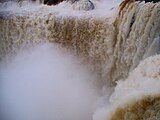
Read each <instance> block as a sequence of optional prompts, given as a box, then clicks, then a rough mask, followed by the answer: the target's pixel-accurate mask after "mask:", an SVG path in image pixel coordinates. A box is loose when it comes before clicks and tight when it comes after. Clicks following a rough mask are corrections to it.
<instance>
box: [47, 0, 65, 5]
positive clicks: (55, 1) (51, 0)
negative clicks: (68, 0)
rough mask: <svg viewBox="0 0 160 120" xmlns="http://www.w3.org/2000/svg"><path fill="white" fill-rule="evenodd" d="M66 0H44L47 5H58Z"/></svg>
mask: <svg viewBox="0 0 160 120" xmlns="http://www.w3.org/2000/svg"><path fill="white" fill-rule="evenodd" d="M63 1H65V0H44V4H47V5H57V4H58V3H60V2H63Z"/></svg>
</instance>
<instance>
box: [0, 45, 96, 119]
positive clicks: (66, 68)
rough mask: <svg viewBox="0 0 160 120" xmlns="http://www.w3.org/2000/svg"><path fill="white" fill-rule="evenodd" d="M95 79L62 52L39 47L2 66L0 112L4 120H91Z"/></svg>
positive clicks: (94, 97) (22, 53) (60, 49)
mask: <svg viewBox="0 0 160 120" xmlns="http://www.w3.org/2000/svg"><path fill="white" fill-rule="evenodd" d="M95 78H96V77H95V76H94V75H93V74H91V73H90V72H89V71H88V70H87V68H85V66H84V65H82V64H81V63H80V62H79V61H78V60H77V59H76V58H75V57H73V56H72V55H70V54H69V53H68V52H66V51H65V50H64V49H62V48H60V47H58V46H56V45H54V44H44V45H39V46H37V47H35V48H33V49H31V50H26V51H24V52H22V51H21V52H20V53H19V54H18V55H17V56H16V57H15V58H14V59H12V60H11V62H10V63H9V64H7V65H6V66H5V67H2V70H1V81H0V82H1V88H0V91H1V97H2V99H1V100H2V101H1V104H2V107H1V108H0V109H1V110H2V111H3V113H4V114H5V117H7V118H5V119H6V120H75V119H76V120H91V119H92V114H93V112H94V111H95V108H96V101H97V98H98V97H99V89H98V87H97V86H96V81H95V80H96V79H95Z"/></svg>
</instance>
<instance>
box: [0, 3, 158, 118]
mask: <svg viewBox="0 0 160 120" xmlns="http://www.w3.org/2000/svg"><path fill="white" fill-rule="evenodd" d="M92 2H93V3H94V4H95V10H91V11H76V10H73V6H72V5H71V4H70V3H68V2H65V1H64V2H62V3H60V4H59V5H57V6H47V5H42V4H41V5H39V4H37V3H33V2H27V1H24V2H21V3H19V4H18V3H17V2H11V1H10V2H5V3H1V4H0V36H1V37H0V43H1V44H0V60H1V62H2V63H3V66H4V64H6V66H9V69H11V71H12V67H11V66H12V65H10V62H11V63H13V64H14V62H12V61H13V60H10V59H19V58H20V57H18V58H17V57H14V56H15V55H17V54H19V52H20V51H24V49H25V50H26V49H28V50H30V49H31V48H32V47H34V46H37V45H38V44H42V43H43V44H44V43H48V42H50V43H56V44H57V43H58V44H59V45H61V47H63V48H65V49H67V50H68V52H70V53H71V54H73V55H75V56H77V57H78V58H79V59H80V61H81V64H84V65H87V67H88V68H89V69H90V70H91V72H93V73H94V74H96V76H97V77H98V78H97V79H98V82H97V84H98V83H100V86H101V87H102V86H107V88H108V87H109V86H110V87H111V86H112V87H114V86H115V84H116V83H117V86H115V91H114V93H113V94H112V96H111V98H110V100H109V97H108V96H109V93H110V90H108V89H107V91H108V92H107V93H104V94H106V95H104V97H102V96H103V95H97V94H102V93H99V92H98V93H97V92H95V93H94V94H92V95H87V94H83V92H84V91H83V90H82V89H80V91H78V90H77V91H76V94H78V93H79V92H80V93H82V99H84V100H86V101H83V102H82V104H88V103H91V104H90V105H88V106H89V107H88V108H90V107H91V106H94V105H93V103H97V102H96V100H95V99H96V97H97V96H99V97H100V96H101V97H100V100H98V101H100V104H101V103H102V104H103V105H102V104H101V105H100V107H99V105H98V108H97V107H96V108H97V110H96V111H95V109H94V110H93V111H95V114H94V115H93V119H94V120H140V119H143V120H146V119H155V120H156V119H158V118H159V116H160V115H159V113H160V109H159V107H158V106H160V102H159V97H160V96H159V94H160V93H159V86H160V81H159V80H160V76H159V75H160V68H159V67H160V59H159V58H160V56H159V55H156V54H159V52H160V3H144V2H134V0H130V1H129V0H125V1H124V2H122V3H121V4H120V5H119V6H118V7H116V8H115V7H114V6H115V3H116V5H118V1H116V0H115V1H114V2H115V3H114V2H112V4H111V5H106V6H107V7H106V6H105V5H103V4H104V3H106V4H107V2H108V3H111V2H109V1H106V2H105V1H99V2H98V1H96V0H95V1H92ZM101 2H102V3H101ZM119 2H120V1H119ZM9 5H11V6H9ZM100 6H101V7H100ZM113 7H114V8H113ZM39 50H40V51H41V49H39ZM47 50H48V48H47ZM51 50H52V49H49V50H48V51H46V52H44V51H41V52H42V53H43V54H44V57H46V58H47V57H48V56H52V55H51V54H50V52H49V51H51ZM53 50H54V49H53ZM33 53H34V52H33ZM47 53H49V55H48V54H47ZM24 54H26V53H25V52H24ZM45 54H47V55H48V56H45ZM58 54H61V53H59V52H58ZM66 54H68V53H66ZM34 55H35V56H36V54H35V53H34V54H33V56H34ZM54 55H55V56H56V54H53V56H54ZM153 55H155V56H153ZM11 56H12V57H11ZM22 56H23V55H22ZM22 56H21V57H22ZM26 56H28V54H26ZM62 56H63V55H62ZM149 56H153V57H150V58H148V57H149ZM37 57H38V58H39V59H41V58H40V57H39V55H38V56H37ZM42 58H43V56H42ZM146 58H147V59H146ZM24 59H35V60H37V61H38V59H37V58H36V57H33V58H32V57H28V58H27V57H26V58H24ZM49 59H51V60H50V61H52V60H53V62H55V61H54V59H52V57H51V58H50V57H49ZM49 59H44V62H48V60H49ZM59 59H60V64H61V62H62V63H63V62H64V61H63V59H65V57H60V58H59ZM61 59H62V60H61ZM67 59H68V58H67ZM144 59H145V60H144ZM6 60H7V61H8V60H9V61H10V62H9V61H8V62H5V61H6ZM69 60H70V59H69ZM142 60H144V61H143V62H142V63H141V64H140V65H139V63H140V62H141V61H142ZM18 61H20V62H21V61H23V59H22V60H21V59H20V60H18ZM42 61H43V59H42ZM67 61H68V60H67ZM71 61H72V60H71ZM73 61H74V60H73ZM35 62H36V61H35ZM33 63H34V62H33ZM33 63H32V62H31V64H33ZM64 63H65V62H64ZM8 64H9V65H8ZM23 64H30V62H28V61H27V62H24V63H23V62H22V63H21V64H20V65H19V64H18V65H17V64H16V66H21V67H20V68H21V69H19V68H18V71H23V69H22V68H23V67H24V68H26V69H27V66H25V65H24V66H23ZM49 64H50V65H51V66H52V64H51V62H49ZM66 64H67V65H68V64H71V63H66ZM39 65H41V62H40V63H39V64H38V65H37V66H36V65H35V67H37V69H43V67H44V70H47V69H49V70H50V71H53V72H51V73H50V74H48V76H50V75H51V74H54V72H55V70H54V69H50V68H48V67H45V66H47V65H46V64H44V65H43V64H42V67H40V68H39V67H38V66H39ZM62 66H65V64H64V65H62ZM137 66H138V67H137ZM57 67H60V68H62V69H61V71H62V73H63V69H65V67H64V68H63V67H61V65H60V66H57ZM136 67H137V68H136ZM2 68H3V69H6V68H5V67H2ZM13 68H14V67H13ZM75 68H76V67H75V66H74V67H68V68H67V69H73V70H74V69H75ZM135 68H136V69H135ZM3 69H2V76H7V75H11V76H12V75H14V76H18V74H17V73H15V72H11V73H8V72H7V73H6V74H4V72H3V71H4V70H3ZM16 69H17V68H16ZM32 69H33V68H32V67H31V68H30V69H29V70H31V71H32ZM134 69H135V70H134ZM49 70H48V71H49ZM84 70H85V69H84ZM13 71H14V70H13ZM15 71H16V70H15ZM57 71H58V70H57ZM82 71H83V70H82ZM36 72H39V71H35V74H36ZM43 72H44V73H45V71H42V73H43ZM58 72H60V71H58ZM75 72H78V73H80V72H81V70H80V71H76V69H75ZM67 74H75V73H74V72H69V73H68V71H67ZM22 75H24V76H32V74H22ZM65 75H66V74H62V76H64V78H60V79H64V81H65ZM81 75H82V76H83V75H84V74H83V72H82V74H81ZM128 75H129V77H128ZM14 76H13V79H15V80H16V77H15V78H14ZM60 76H61V75H60ZM84 76H85V75H84ZM21 77H22V76H21ZM41 77H42V78H43V77H44V76H43V74H42V75H41ZM76 77H79V76H76V75H75V77H73V79H75V78H76ZM127 77H128V78H127ZM11 78H12V77H11ZM19 78H20V77H19ZM19 78H17V79H19ZM51 78H52V77H51ZM5 79H7V80H8V79H9V80H10V78H5ZM5 79H4V80H3V81H5ZM28 79H29V78H28ZM36 79H37V78H36ZM38 79H39V78H38ZM44 79H48V78H45V77H44ZM52 79H57V78H56V77H55V78H54V77H53V78H52ZM85 79H88V78H86V77H82V83H84V81H86V80H85ZM122 79H123V80H122ZM7 80H6V81H7ZM26 80H27V79H26ZM80 80H81V79H80ZM64 81H62V82H64ZM117 81H118V82H117ZM16 82H18V81H17V80H16ZM24 82H25V80H24ZM34 82H37V83H38V81H37V80H35V81H34ZM48 82H49V83H50V81H48ZM69 82H70V81H69ZM71 82H74V80H72V79H71ZM4 83H5V82H4ZM49 83H47V82H45V83H44V84H45V85H44V86H45V87H47V85H48V84H49ZM82 83H79V80H78V83H77V84H82ZM6 84H7V83H6ZM8 84H9V83H8ZM10 84H11V83H10ZM40 84H42V83H40ZM51 84H52V82H51ZM63 84H67V83H66V82H64V83H63ZM77 84H75V86H76V85H77ZM69 85H71V86H72V85H73V86H74V84H72V83H70V84H69ZM86 85H87V86H89V87H86V86H85V85H84V86H85V87H84V86H83V85H82V86H81V85H80V86H78V85H77V86H78V87H79V88H81V87H82V88H83V87H84V88H85V90H86V92H90V91H89V90H88V89H92V87H93V86H91V87H90V85H88V84H86ZM3 87H4V90H6V88H7V87H11V86H6V88H5V85H4V86H3V84H2V88H3ZM48 87H49V88H51V90H50V91H49V95H50V96H52V95H51V93H52V87H51V86H48ZM53 87H55V86H54V84H53ZM13 88H14V87H13ZM31 88H32V87H31ZM36 88H37V87H36ZM36 88H35V89H36ZM69 88H70V87H69V86H68V87H66V90H67V89H69ZM71 88H72V87H71ZM21 89H22V88H20V89H19V90H21ZM35 89H31V90H33V91H35ZM37 89H38V88H37ZM45 89H46V88H45ZM94 89H95V91H99V89H100V88H98V87H97V88H95V87H94ZM2 90H3V89H2ZM56 90H57V91H59V89H56ZM70 90H71V91H74V88H73V89H69V91H70ZM13 91H14V89H13ZM22 91H23V90H22ZM44 91H45V93H47V92H46V91H47V90H44ZM111 91H112V90H111ZM42 92H43V91H42ZM29 93H30V94H31V95H32V93H31V92H29ZM38 93H39V92H38ZM53 93H54V94H56V92H54V91H53ZM6 94H13V95H14V94H15V93H6ZM17 94H18V93H16V94H15V96H16V97H18V96H17ZM22 94H27V95H28V93H26V92H24V93H23V92H22ZM67 94H73V92H70V93H69V92H67ZM34 95H35V94H33V96H34ZM22 96H23V95H22ZM93 96H95V98H94V97H93ZM106 96H107V97H106ZM28 97H31V98H32V96H30V95H28ZM38 97H39V96H38ZM105 97H106V98H105ZM40 98H43V97H40ZM45 98H46V99H47V97H45ZM50 98H51V100H53V101H54V102H55V101H56V100H59V99H58V98H59V97H57V96H56V97H53V98H52V97H49V98H48V99H49V100H50ZM8 99H9V98H8ZM62 99H67V100H71V101H72V99H70V98H68V97H62ZM91 99H92V100H91ZM18 100H19V99H15V101H18ZM29 100H30V99H29ZM101 100H102V101H103V102H102V101H101ZM20 101H21V102H22V100H20ZM31 101H33V99H31ZM73 101H77V99H73ZM87 101H89V102H87ZM122 101H123V102H122ZM41 102H42V101H41ZM41 102H40V103H38V106H40V107H42V106H41V105H40V104H41ZM45 102H46V101H45ZM78 102H80V104H81V101H78ZM11 103H12V102H11ZM16 103H17V102H16ZM25 103H27V102H22V104H25ZM29 103H30V105H31V104H34V102H28V103H27V104H29ZM42 103H43V102H42ZM22 104H19V105H20V106H23V105H22ZM49 104H50V105H52V104H53V106H54V105H55V103H52V102H49ZM58 104H59V106H60V105H61V104H63V105H62V106H66V105H65V100H64V101H62V102H59V103H58ZM73 104H74V105H75V107H73V108H71V109H81V110H80V111H79V112H75V114H76V115H77V116H83V115H84V118H83V117H78V118H75V116H74V115H73V117H66V116H67V114H71V113H68V112H66V107H60V108H61V109H62V111H63V112H62V117H60V116H58V115H57V116H58V117H53V116H54V115H51V114H52V112H53V114H60V111H59V109H60V108H59V106H56V107H55V108H54V107H53V108H54V109H53V110H51V111H52V112H51V111H49V109H48V108H47V110H46V111H47V112H48V111H49V113H47V112H46V113H44V114H45V115H46V114H47V115H48V116H51V117H49V118H47V117H45V115H44V116H43V112H44V111H43V110H42V111H40V113H41V112H42V113H41V114H42V116H43V117H42V116H40V115H38V118H36V115H33V116H34V117H30V118H28V119H30V120H35V119H40V118H41V119H49V120H50V119H51V120H52V119H55V120H62V119H70V120H72V119H78V120H80V119H86V120H88V119H91V118H90V117H88V116H87V115H86V114H84V113H83V112H82V111H83V109H85V107H82V108H79V106H76V104H78V103H77V102H73ZM69 105H71V103H70V102H69ZM11 106H12V105H11ZM12 107H13V108H16V107H17V106H14V105H13V106H12ZM67 107H69V106H67ZM137 107H139V109H137ZM20 108H22V109H23V107H20ZM24 108H25V106H24ZM26 109H32V108H29V107H28V108H26ZM51 109H52V107H51ZM16 110H17V113H18V111H19V110H18V107H17V109H16ZM20 110H21V109H20ZM34 110H35V111H36V109H34ZM34 110H33V113H32V112H31V113H25V111H24V110H22V111H23V112H22V116H23V114H24V118H22V119H21V120H26V119H27V117H26V116H27V115H28V116H30V115H31V116H32V114H38V112H35V111H34ZM56 110H57V111H56ZM64 110H65V112H64ZM87 110H88V111H90V109H87ZM26 111H28V110H26ZM58 111H59V112H58ZM77 111H78V110H77ZM91 111H92V110H91ZM93 111H92V112H89V113H87V114H88V115H89V116H92V115H91V114H93ZM72 112H73V111H72ZM78 113H79V114H78ZM73 114H74V112H73ZM15 116H16V115H15ZM85 116H87V117H85ZM13 117H14V115H13ZM9 119H11V118H9ZM17 119H18V118H17Z"/></svg>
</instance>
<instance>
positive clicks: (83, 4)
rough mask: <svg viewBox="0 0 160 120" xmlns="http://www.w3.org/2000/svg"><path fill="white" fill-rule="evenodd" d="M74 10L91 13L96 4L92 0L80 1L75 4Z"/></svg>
mask: <svg viewBox="0 0 160 120" xmlns="http://www.w3.org/2000/svg"><path fill="white" fill-rule="evenodd" d="M73 9H75V10H85V11H89V10H93V9H94V4H93V3H92V2H91V1H90V0H79V1H77V2H75V3H74V5H73Z"/></svg>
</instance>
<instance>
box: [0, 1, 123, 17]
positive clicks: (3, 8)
mask: <svg viewBox="0 0 160 120" xmlns="http://www.w3.org/2000/svg"><path fill="white" fill-rule="evenodd" d="M92 2H93V3H94V5H95V9H94V10H91V11H83V10H82V11H79V10H74V9H73V5H72V4H70V3H68V2H66V1H64V2H61V3H60V4H58V5H55V6H47V5H43V4H38V2H35V3H31V2H29V1H23V2H21V4H20V3H17V2H14V1H9V2H5V3H3V4H0V12H11V13H14V14H20V15H21V14H22V15H24V14H25V13H27V14H28V13H29V12H42V13H43V14H48V13H53V12H54V14H57V15H60V16H79V17H80V16H84V15H86V16H90V15H92V16H99V17H103V16H106V15H107V16H113V15H114V14H115V12H116V11H117V10H116V8H117V6H118V5H119V4H120V2H121V0H112V1H110V0H92Z"/></svg>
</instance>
